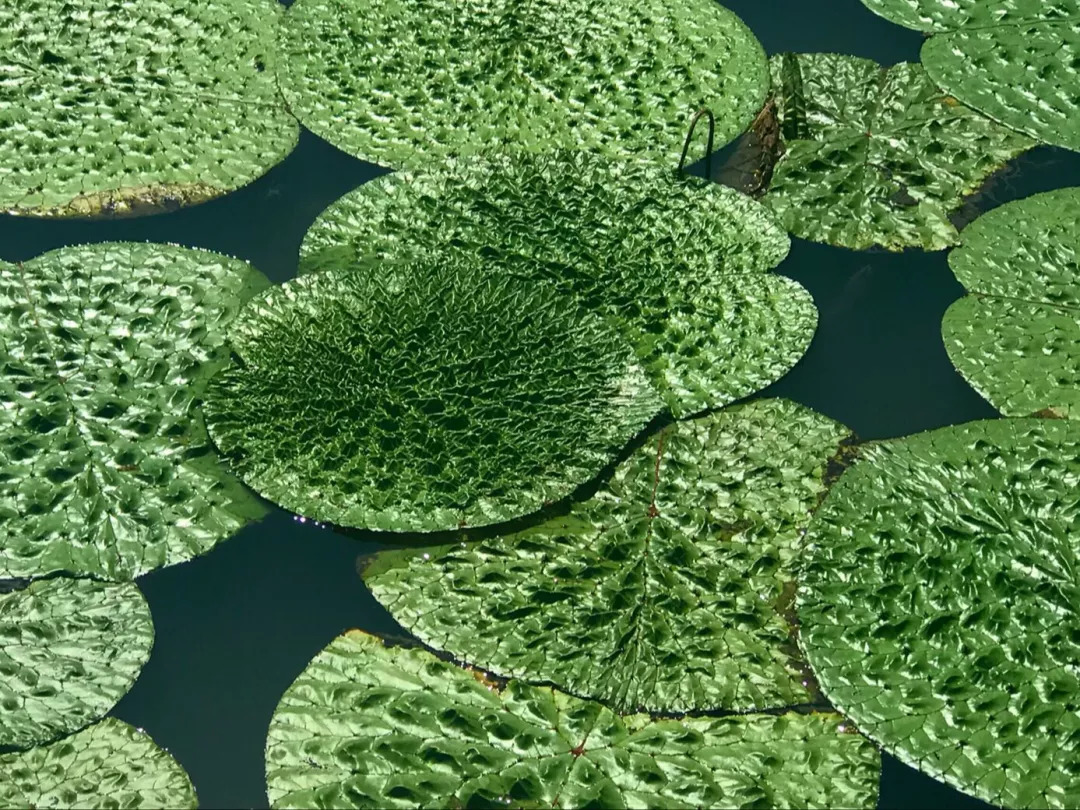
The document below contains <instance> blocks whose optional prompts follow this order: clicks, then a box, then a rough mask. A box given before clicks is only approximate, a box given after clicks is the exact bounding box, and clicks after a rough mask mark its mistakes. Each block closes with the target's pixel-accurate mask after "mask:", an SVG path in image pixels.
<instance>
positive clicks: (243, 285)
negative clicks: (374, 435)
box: [0, 243, 266, 579]
mask: <svg viewBox="0 0 1080 810" xmlns="http://www.w3.org/2000/svg"><path fill="white" fill-rule="evenodd" d="M265 284H266V280H265V279H264V278H263V277H262V276H261V275H260V274H259V273H257V272H255V271H254V270H252V269H251V268H250V267H249V266H248V265H247V264H245V263H244V262H241V261H238V260H236V259H228V258H226V257H224V256H219V255H216V254H213V253H208V252H206V251H198V250H189V249H186V248H180V247H173V246H167V245H150V244H132V243H111V244H101V245H90V246H83V247H72V248H63V249H61V250H57V251H53V252H51V253H46V254H44V255H43V256H40V257H38V258H36V259H34V260H33V261H30V262H26V263H24V264H18V265H10V264H5V263H2V262H0V404H2V405H3V407H0V443H2V445H3V458H2V459H0V577H32V576H37V575H40V574H47V573H51V572H55V571H68V572H74V573H84V574H90V575H93V576H98V577H104V578H108V579H131V578H133V577H136V576H138V575H140V574H142V573H145V572H146V571H149V570H151V569H154V568H158V567H160V566H164V565H172V564H174V563H178V562H182V561H184V560H188V559H190V558H192V557H194V556H196V555H198V554H202V553H204V552H206V551H208V550H209V549H211V548H212V547H213V546H214V545H215V544H216V543H217V542H219V541H220V540H223V539H224V538H226V537H228V536H230V535H231V534H233V533H234V532H235V531H237V530H238V529H239V528H240V527H242V526H243V525H244V524H245V523H246V522H247V521H248V520H249V519H251V518H254V517H257V516H259V515H261V514H262V507H261V506H259V505H258V503H257V502H256V501H255V500H254V499H253V498H252V496H251V495H250V494H248V493H247V492H246V491H245V490H244V489H243V487H241V486H240V485H239V483H238V482H236V481H235V480H233V479H232V478H231V477H229V476H228V475H227V474H226V473H225V472H224V470H222V469H221V467H220V465H219V463H218V461H217V459H216V457H215V456H214V454H213V451H212V448H211V446H210V443H209V440H208V438H207V436H206V432H205V430H204V428H203V426H202V422H201V420H200V419H199V417H198V414H197V412H196V411H195V404H196V402H197V399H198V397H199V395H200V389H201V388H202V386H203V385H205V381H206V379H207V377H208V376H209V375H210V374H211V373H213V371H214V370H216V369H217V367H219V366H220V365H221V364H222V363H224V362H225V361H227V359H228V349H227V348H226V347H225V346H224V342H225V336H224V334H223V331H224V327H225V325H226V324H228V322H229V321H230V320H231V319H232V318H233V316H234V315H235V314H236V312H237V310H238V309H239V307H240V304H241V302H242V301H243V300H244V299H245V298H246V297H247V296H248V295H250V293H251V291H252V290H253V289H255V288H257V287H261V286H265Z"/></svg>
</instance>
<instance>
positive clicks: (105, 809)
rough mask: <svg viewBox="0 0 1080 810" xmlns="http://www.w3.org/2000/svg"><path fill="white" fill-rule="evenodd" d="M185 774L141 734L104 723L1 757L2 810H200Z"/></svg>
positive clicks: (123, 725) (114, 723)
mask: <svg viewBox="0 0 1080 810" xmlns="http://www.w3.org/2000/svg"><path fill="white" fill-rule="evenodd" d="M198 805H199V803H198V800H197V799H196V798H195V789H194V788H193V787H192V786H191V780H190V779H188V776H187V774H186V773H184V769H183V768H181V767H180V765H179V764H177V762H176V760H175V759H173V758H172V757H171V756H170V755H169V754H168V752H166V751H164V750H162V749H161V748H159V747H158V746H157V745H155V744H154V741H153V740H151V739H150V738H149V737H148V736H147V735H146V734H144V733H143V732H142V731H141V730H136V729H134V728H132V727H131V726H129V725H128V724H127V723H122V722H120V721H119V720H114V719H113V718H111V717H110V718H106V719H105V720H102V721H101V722H100V723H98V724H97V725H93V726H90V728H87V729H84V730H82V731H80V732H78V733H77V734H73V735H71V736H70V737H65V738H64V739H62V740H59V741H58V742H54V743H52V744H51V745H46V746H42V747H40V748H31V749H30V750H28V751H19V752H17V753H14V754H5V755H0V807H34V808H41V809H42V810H44V808H50V807H54V808H64V807H79V808H88V810H98V808H100V810H111V808H116V807H169V808H177V810H186V808H195V807H198Z"/></svg>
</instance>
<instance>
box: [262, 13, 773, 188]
mask: <svg viewBox="0 0 1080 810" xmlns="http://www.w3.org/2000/svg"><path fill="white" fill-rule="evenodd" d="M282 49H283V51H284V54H283V57H282V63H281V66H280V81H281V87H282V91H283V92H284V94H285V96H286V98H287V99H288V101H289V105H290V108H291V109H292V110H293V112H294V113H295V114H296V115H297V117H299V119H300V121H301V122H302V123H303V124H304V125H305V126H306V127H308V128H309V129H311V130H312V131H313V132H315V133H316V134H317V135H319V136H320V137H323V138H325V139H326V140H328V141H330V143H332V144H334V145H335V146H337V147H338V148H339V149H342V150H344V151H346V152H348V153H349V154H352V155H356V156H357V157H360V158H363V159H364V160H369V161H371V162H374V163H379V164H382V165H385V166H391V167H393V168H407V167H417V166H422V165H425V164H433V163H437V162H439V160H441V159H442V158H443V157H446V156H447V155H450V154H472V153H475V152H478V151H481V150H483V149H486V148H488V147H490V146H492V145H498V144H513V145H515V146H519V147H521V148H523V149H525V150H528V151H544V150H547V149H551V148H554V147H570V148H581V149H584V150H588V151H597V152H600V153H602V154H604V155H607V156H612V157H614V156H622V155H626V154H630V153H633V154H639V155H642V156H645V157H647V158H651V159H653V160H657V161H659V162H661V163H663V164H664V165H671V166H672V167H674V165H675V163H676V161H678V159H679V151H680V149H681V147H682V143H683V138H684V136H685V134H686V131H687V127H688V125H689V123H690V119H691V116H692V115H693V113H694V112H695V111H696V110H697V109H698V108H699V107H708V108H710V109H711V110H712V111H713V113H714V114H715V116H716V137H717V141H718V144H719V145H723V144H724V143H727V142H728V141H729V140H731V139H732V138H734V137H736V136H737V135H738V134H739V133H740V132H742V131H743V129H745V128H746V125H747V124H748V123H749V122H750V119H751V118H753V116H754V111H755V110H757V108H758V107H760V106H761V104H762V102H763V101H764V98H765V90H766V87H767V85H768V73H767V70H766V63H765V54H764V51H763V50H762V48H761V45H760V44H759V43H758V41H757V40H756V39H755V38H754V35H753V34H752V33H751V32H750V30H749V29H748V28H747V27H746V26H745V25H744V24H743V23H742V21H741V20H740V19H739V18H738V17H736V16H735V15H734V14H732V13H731V12H730V11H728V10H727V9H725V8H723V7H721V6H720V5H718V4H717V3H716V2H715V0H681V2H679V3H675V4H672V3H668V2H663V1H662V0H638V1H637V2H633V3H626V2H623V3H603V4H597V3H594V2H591V0H530V2H528V3H521V2H518V0H495V2H491V1H490V0H422V1H421V0H393V1H391V0H334V1H333V2H331V0H299V1H298V2H297V3H296V4H295V5H294V6H292V8H291V9H290V10H289V13H288V15H287V16H286V20H285V24H284V32H283V38H282Z"/></svg>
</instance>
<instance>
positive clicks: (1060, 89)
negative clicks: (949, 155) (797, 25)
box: [863, 0, 1080, 149]
mask: <svg viewBox="0 0 1080 810" xmlns="http://www.w3.org/2000/svg"><path fill="white" fill-rule="evenodd" d="M863 3H864V4H866V6H868V7H869V8H870V9H871V10H872V11H874V12H876V13H878V14H880V15H881V16H882V17H886V18H887V19H890V20H892V21H893V22H896V23H899V24H900V25H905V26H907V27H908V28H914V29H916V30H918V31H927V32H934V33H936V36H934V37H932V38H931V39H930V40H929V41H928V42H927V43H926V44H925V45H923V49H922V54H921V56H922V61H923V64H925V65H926V70H927V72H928V73H929V74H930V76H931V77H932V78H933V80H934V81H935V82H936V83H937V84H938V85H939V86H940V87H943V88H945V90H946V91H947V92H949V93H951V94H952V95H953V96H955V97H956V98H958V99H959V100H960V101H962V102H963V103H964V104H968V105H970V106H971V107H974V108H975V109H977V110H979V111H980V112H983V113H985V114H986V115H988V116H990V117H991V118H993V119H995V120H997V121H1000V122H1002V123H1003V124H1005V125H1007V126H1010V127H1012V128H1013V129H1016V130H1019V131H1020V132H1026V133H1027V134H1028V135H1031V136H1033V137H1035V138H1038V139H1039V140H1041V141H1045V142H1046V143H1051V144H1056V145H1058V146H1064V147H1067V148H1069V149H1080V96H1078V95H1077V93H1076V87H1077V86H1078V85H1080V0H1054V2H1049V0H1046V2H1042V0H994V2H989V0H863Z"/></svg>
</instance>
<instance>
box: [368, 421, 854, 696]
mask: <svg viewBox="0 0 1080 810" xmlns="http://www.w3.org/2000/svg"><path fill="white" fill-rule="evenodd" d="M849 437H850V432H849V431H848V430H846V429H845V428H844V427H843V426H841V425H838V424H837V423H835V422H833V421H831V420H829V419H826V418H825V417H823V416H820V415H818V414H816V413H814V412H813V411H810V410H809V409H807V408H804V407H802V406H800V405H796V404H795V403H792V402H787V401H784V400H758V401H755V402H751V403H749V404H747V405H742V406H737V407H734V408H731V409H729V410H726V411H722V412H720V413H717V414H713V415H710V416H708V417H705V418H702V419H696V420H691V421H686V422H679V423H676V424H674V425H672V426H670V427H668V428H666V429H665V430H664V431H663V432H662V433H660V434H659V435H658V436H657V437H654V438H653V440H652V441H650V442H649V443H648V444H647V445H645V446H644V447H642V448H641V449H640V450H639V451H638V452H636V453H635V454H634V455H633V456H632V457H631V458H630V459H628V460H627V461H625V462H624V463H623V464H622V465H620V466H619V468H618V469H617V470H616V471H615V474H614V477H613V478H612V479H611V481H610V482H609V483H607V484H606V485H604V486H603V487H601V489H600V490H599V491H598V492H597V493H596V495H594V496H593V497H592V498H591V499H590V500H588V501H585V502H583V503H579V504H577V505H576V506H574V508H573V509H572V510H571V512H570V514H568V515H566V516H565V517H559V518H555V519H553V520H551V521H549V522H548V523H546V524H543V525H541V526H539V527H537V528H533V529H529V530H526V531H524V532H520V533H517V534H509V535H504V536H502V537H495V538H492V539H488V540H483V541H479V542H476V543H469V544H465V543H461V544H456V545H451V546H442V547H434V548H425V549H420V550H418V551H412V550H409V551H391V552H382V553H380V554H379V555H378V556H377V557H376V560H375V562H374V563H373V565H372V566H371V567H369V568H368V569H367V571H365V572H364V576H365V580H366V581H367V584H368V586H369V587H370V588H371V591H372V593H373V594H374V595H375V597H376V598H377V599H378V600H379V601H380V602H382V603H383V604H384V605H385V606H386V607H387V609H388V610H389V611H390V612H391V614H392V615H393V616H394V617H395V618H396V619H397V620H398V621H399V622H401V624H402V625H404V626H405V627H406V628H408V629H409V630H411V631H412V632H413V633H415V634H416V635H417V636H418V637H419V638H420V639H421V640H422V641H424V642H425V643H428V644H430V645H432V646H433V647H436V648H438V649H442V650H446V651H448V652H449V653H451V654H452V655H454V656H457V657H459V658H461V659H464V660H466V661H469V662H470V663H472V664H476V665H477V666H481V667H484V668H488V669H491V670H493V671H495V672H497V673H499V674H501V675H506V676H510V677H515V678H524V679H528V680H532V681H542V682H550V683H553V684H554V685H555V686H558V687H559V688H562V689H566V690H568V691H570V692H573V693H574V694H579V695H585V696H588V697H592V698H596V699H597V700H601V701H603V702H605V703H606V704H608V705H610V706H612V707H614V708H616V709H619V710H620V711H635V710H641V709H644V710H649V711H660V712H677V711H678V712H682V711H704V710H711V709H729V710H738V711H746V710H750V709H762V708H770V707H775V706H784V705H790V704H794V703H804V702H808V701H810V700H811V697H812V695H811V692H810V690H809V689H808V688H807V684H806V682H805V675H804V674H803V671H802V669H801V667H800V662H799V661H798V660H795V659H796V658H797V653H796V651H795V639H794V635H793V633H794V629H793V627H792V626H790V625H789V623H788V617H787V616H786V615H785V612H786V609H787V608H788V607H790V596H791V586H792V581H793V580H794V578H795V572H794V567H795V566H794V558H795V554H796V548H797V545H798V543H799V540H800V537H801V534H802V531H803V529H804V527H805V526H806V524H807V523H808V522H809V515H810V511H811V509H813V507H814V506H816V504H817V502H818V499H819V498H820V497H821V495H823V494H824V492H825V482H824V477H825V473H826V470H827V468H828V462H829V460H830V459H831V458H832V457H833V456H835V455H836V454H837V452H838V449H839V446H840V444H841V442H842V441H844V440H845V439H846V438H849Z"/></svg>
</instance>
